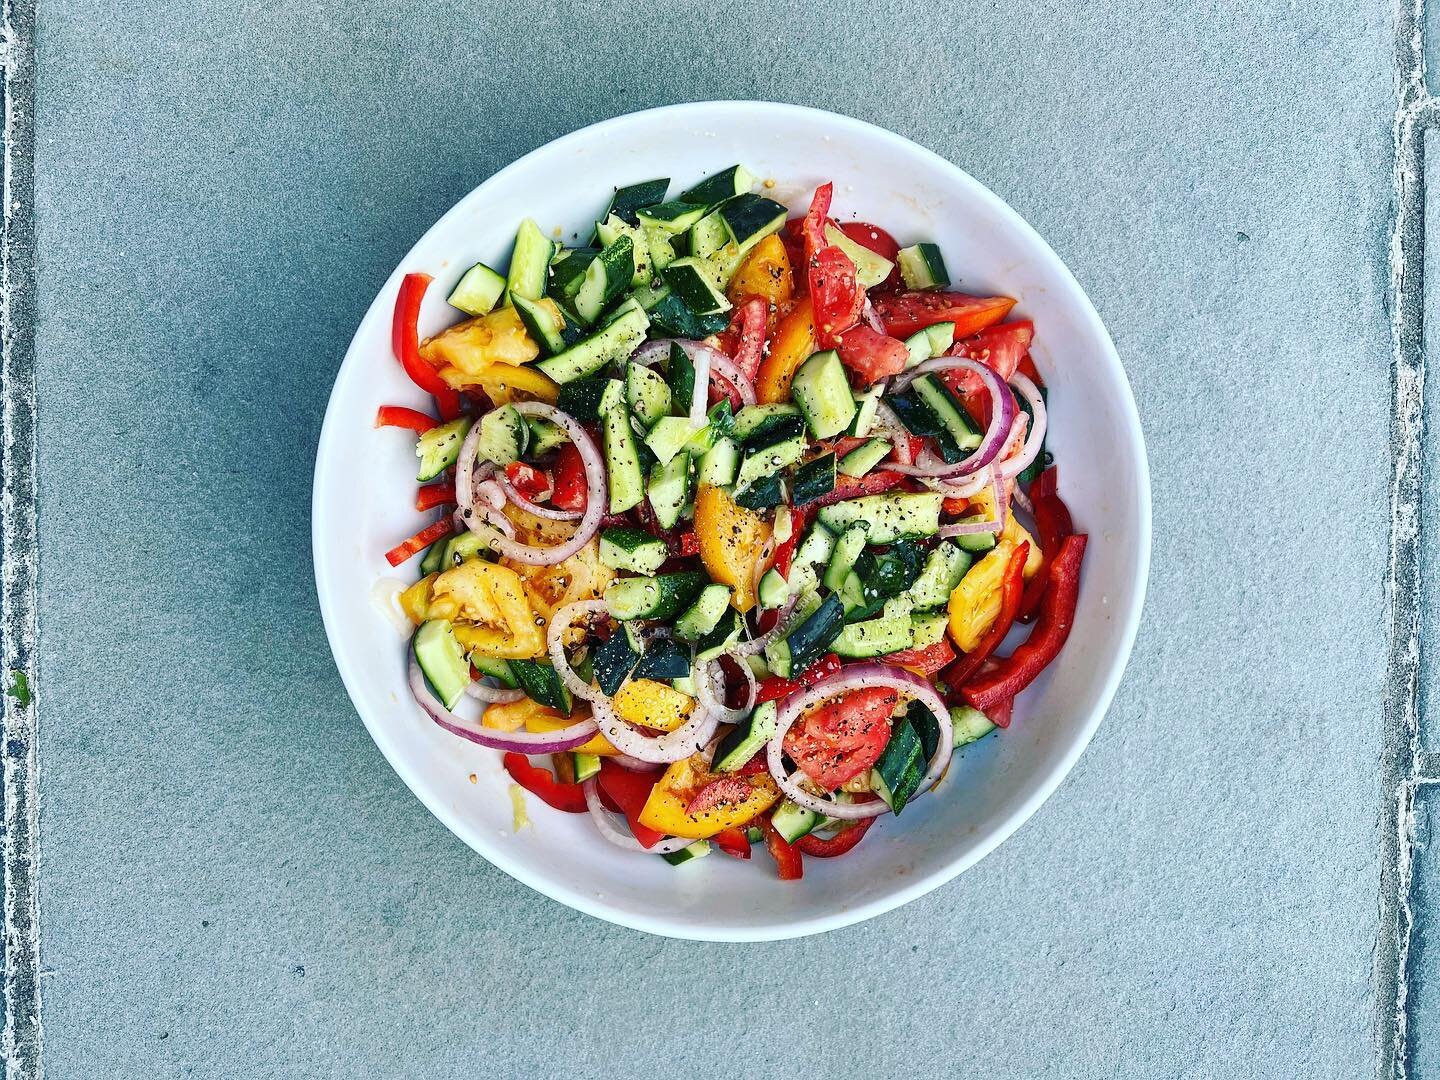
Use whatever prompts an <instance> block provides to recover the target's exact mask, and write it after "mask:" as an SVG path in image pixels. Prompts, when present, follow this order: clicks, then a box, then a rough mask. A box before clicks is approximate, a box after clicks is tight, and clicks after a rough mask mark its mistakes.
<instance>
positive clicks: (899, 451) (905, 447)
mask: <svg viewBox="0 0 1440 1080" xmlns="http://www.w3.org/2000/svg"><path fill="white" fill-rule="evenodd" d="M875 419H876V421H877V424H876V426H877V427H879V428H881V429H882V430H884V431H887V432H889V434H890V445H891V447H893V450H892V451H891V452H892V453H893V454H894V455H895V460H896V461H897V462H899V463H900V464H901V465H910V464H912V463H913V462H914V460H915V459H914V458H912V457H911V456H910V429H909V428H907V427H906V426H905V425H904V423H903V422H901V420H900V417H898V416H896V415H895V410H894V409H892V408H891V407H890V406H889V405H886V404H885V399H884V398H883V397H882V398H881V399H880V401H879V402H878V403H877V408H876V410H875ZM872 434H873V429H872Z"/></svg>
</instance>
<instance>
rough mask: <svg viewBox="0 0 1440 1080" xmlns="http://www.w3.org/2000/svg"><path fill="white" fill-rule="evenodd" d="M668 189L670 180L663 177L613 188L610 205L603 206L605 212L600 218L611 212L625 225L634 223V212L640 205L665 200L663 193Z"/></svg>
mask: <svg viewBox="0 0 1440 1080" xmlns="http://www.w3.org/2000/svg"><path fill="white" fill-rule="evenodd" d="M669 190H670V180H669V178H668V177H663V178H661V179H659V180H642V181H640V182H639V183H638V184H627V185H626V186H625V187H619V188H616V189H615V194H614V195H612V196H610V205H609V206H608V207H606V208H605V213H604V214H602V215H601V217H600V220H601V221H604V220H605V219H606V218H608V217H609V216H610V215H611V214H614V215H615V216H616V217H618V218H619V219H620V220H621V221H623V222H625V223H626V224H627V225H634V224H635V223H636V221H637V220H639V219H638V218H637V217H636V214H638V213H639V211H640V208H641V207H642V206H654V205H655V204H656V203H662V202H664V201H665V193H666V192H667V191H669Z"/></svg>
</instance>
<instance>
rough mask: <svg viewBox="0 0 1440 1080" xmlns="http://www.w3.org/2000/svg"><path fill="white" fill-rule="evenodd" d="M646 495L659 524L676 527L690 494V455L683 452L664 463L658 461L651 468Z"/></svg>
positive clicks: (664, 527) (666, 527) (663, 526)
mask: <svg viewBox="0 0 1440 1080" xmlns="http://www.w3.org/2000/svg"><path fill="white" fill-rule="evenodd" d="M645 496H646V498H648V499H649V500H650V509H651V510H652V511H654V513H655V521H656V522H657V523H658V524H659V526H660V527H661V528H662V529H673V528H675V526H676V525H677V524H678V523H679V521H680V513H681V511H682V510H684V508H685V503H686V501H687V500H688V499H689V496H690V455H689V454H687V453H684V452H682V453H679V454H676V455H675V456H674V457H673V458H671V459H670V460H669V461H668V462H666V463H665V464H664V465H661V464H659V463H658V462H657V463H656V465H655V467H654V468H652V469H651V470H650V482H649V484H648V485H647V486H646V489H645Z"/></svg>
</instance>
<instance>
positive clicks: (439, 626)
mask: <svg viewBox="0 0 1440 1080" xmlns="http://www.w3.org/2000/svg"><path fill="white" fill-rule="evenodd" d="M414 648H415V660H416V662H417V663H418V664H419V665H420V670H421V671H422V672H423V673H424V675H425V680H426V681H427V682H428V683H429V684H430V686H431V687H432V688H433V689H434V691H435V696H436V697H437V698H439V699H440V703H441V704H442V705H444V706H445V708H447V709H453V708H455V706H456V705H458V704H460V699H461V698H463V697H464V696H465V689H466V687H468V686H469V685H470V661H468V660H466V659H465V652H464V650H462V649H461V648H460V642H458V641H457V640H455V630H454V628H453V627H452V626H451V625H450V621H449V620H448V619H431V620H430V621H429V622H425V623H421V624H420V629H419V630H418V631H416V633H415V645H414Z"/></svg>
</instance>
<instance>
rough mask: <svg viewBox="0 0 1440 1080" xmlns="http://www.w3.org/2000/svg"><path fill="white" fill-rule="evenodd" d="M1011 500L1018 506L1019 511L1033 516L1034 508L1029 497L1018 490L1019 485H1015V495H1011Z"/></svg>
mask: <svg viewBox="0 0 1440 1080" xmlns="http://www.w3.org/2000/svg"><path fill="white" fill-rule="evenodd" d="M1011 498H1012V499H1014V500H1015V502H1016V503H1017V504H1018V505H1019V507H1020V509H1021V510H1024V511H1025V513H1027V514H1033V513H1035V507H1034V505H1033V504H1032V503H1031V502H1030V496H1029V495H1026V494H1025V492H1023V491H1021V490H1020V485H1019V484H1016V485H1015V494H1013V495H1012V496H1011Z"/></svg>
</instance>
